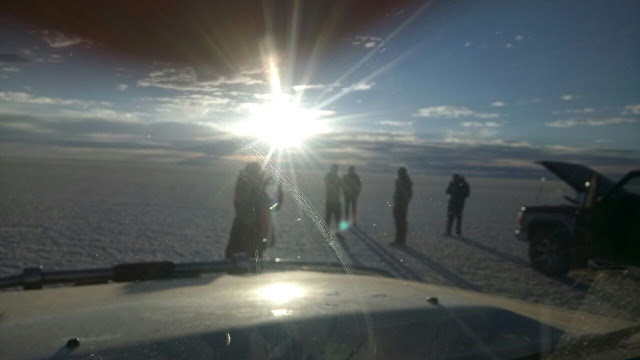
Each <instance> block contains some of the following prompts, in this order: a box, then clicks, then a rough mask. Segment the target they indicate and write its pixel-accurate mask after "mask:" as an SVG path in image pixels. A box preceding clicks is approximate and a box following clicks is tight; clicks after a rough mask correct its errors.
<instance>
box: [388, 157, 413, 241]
mask: <svg viewBox="0 0 640 360" xmlns="http://www.w3.org/2000/svg"><path fill="white" fill-rule="evenodd" d="M412 195H413V182H412V181H411V179H410V178H409V173H408V172H407V168H405V167H401V168H400V169H398V175H397V176H396V184H395V191H394V193H393V219H394V220H395V223H396V239H395V241H394V242H392V243H391V245H404V244H405V243H406V242H407V231H408V227H409V224H408V223H407V211H408V210H409V200H411V196H412Z"/></svg>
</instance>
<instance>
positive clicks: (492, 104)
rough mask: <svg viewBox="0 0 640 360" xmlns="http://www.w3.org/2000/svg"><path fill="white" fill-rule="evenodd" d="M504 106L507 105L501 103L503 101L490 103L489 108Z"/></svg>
mask: <svg viewBox="0 0 640 360" xmlns="http://www.w3.org/2000/svg"><path fill="white" fill-rule="evenodd" d="M505 105H507V104H506V103H505V102H503V101H494V102H492V103H491V106H493V107H503V106H505Z"/></svg>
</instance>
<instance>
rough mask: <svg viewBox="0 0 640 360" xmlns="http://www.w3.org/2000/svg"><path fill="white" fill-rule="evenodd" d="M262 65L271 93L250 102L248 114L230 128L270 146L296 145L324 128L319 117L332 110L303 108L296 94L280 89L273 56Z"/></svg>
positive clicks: (324, 124) (324, 130)
mask: <svg viewBox="0 0 640 360" xmlns="http://www.w3.org/2000/svg"><path fill="white" fill-rule="evenodd" d="M266 65H267V67H268V69H269V75H270V78H269V85H270V87H271V93H270V94H268V95H267V96H265V97H266V98H267V99H268V101H266V102H264V103H261V104H252V105H250V106H249V115H248V118H247V119H246V120H245V121H242V122H240V123H238V124H237V125H236V126H235V128H234V131H233V132H234V133H235V134H236V135H238V136H246V137H252V138H256V139H257V140H258V141H260V142H263V143H266V144H268V145H269V146H270V147H271V148H272V149H283V148H290V147H300V145H302V143H303V142H304V141H305V140H306V139H308V138H310V137H312V136H314V135H317V134H320V133H323V132H326V131H327V130H328V128H327V127H326V120H325V119H322V118H323V117H325V116H328V115H330V114H332V113H333V112H332V111H327V110H320V109H310V108H305V107H304V106H303V105H302V104H301V101H300V98H299V97H298V96H291V95H289V94H286V93H283V91H282V86H281V83H280V71H279V69H278V66H277V64H276V61H275V59H274V58H273V57H270V58H269V59H268V61H267V64H266Z"/></svg>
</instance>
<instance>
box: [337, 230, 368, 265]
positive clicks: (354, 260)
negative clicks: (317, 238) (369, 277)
mask: <svg viewBox="0 0 640 360" xmlns="http://www.w3.org/2000/svg"><path fill="white" fill-rule="evenodd" d="M336 239H337V240H338V242H339V243H340V246H341V247H342V250H344V253H345V254H347V257H348V258H349V260H351V263H353V264H354V265H358V266H359V265H362V263H361V262H360V260H359V259H358V258H357V257H355V256H354V254H353V252H352V251H351V248H349V245H348V244H347V241H346V240H345V238H344V236H342V234H340V233H338V234H336Z"/></svg>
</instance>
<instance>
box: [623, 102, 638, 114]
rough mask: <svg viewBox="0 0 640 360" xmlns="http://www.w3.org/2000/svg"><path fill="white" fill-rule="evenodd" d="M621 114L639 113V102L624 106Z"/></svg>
mask: <svg viewBox="0 0 640 360" xmlns="http://www.w3.org/2000/svg"><path fill="white" fill-rule="evenodd" d="M622 115H640V104H635V105H627V106H625V107H624V110H623V111H622Z"/></svg>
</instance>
